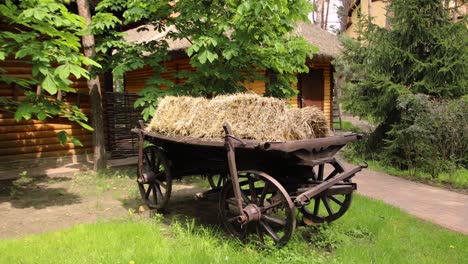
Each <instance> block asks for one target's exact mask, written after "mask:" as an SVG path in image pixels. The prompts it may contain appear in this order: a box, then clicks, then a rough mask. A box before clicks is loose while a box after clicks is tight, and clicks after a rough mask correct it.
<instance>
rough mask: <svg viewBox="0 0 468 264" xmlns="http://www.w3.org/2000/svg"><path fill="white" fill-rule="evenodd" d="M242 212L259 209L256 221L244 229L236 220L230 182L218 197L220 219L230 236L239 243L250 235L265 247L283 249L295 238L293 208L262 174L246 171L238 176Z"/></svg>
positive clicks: (237, 213)
mask: <svg viewBox="0 0 468 264" xmlns="http://www.w3.org/2000/svg"><path fill="white" fill-rule="evenodd" d="M239 185H240V187H241V192H242V204H243V207H244V211H246V210H245V208H246V206H248V205H249V206H250V208H256V209H258V212H260V214H259V215H257V216H258V219H254V220H252V221H250V222H248V223H247V224H245V225H242V224H240V223H239V222H238V221H237V218H238V217H239V215H240V212H239V209H238V207H237V205H236V199H235V197H234V189H233V184H232V181H231V180H228V181H227V182H226V184H225V185H224V187H223V190H222V192H221V196H220V215H221V220H222V221H223V224H224V226H225V227H226V229H227V230H228V231H229V233H231V234H232V235H234V236H236V237H239V238H240V239H241V240H245V239H247V238H250V235H253V237H255V234H256V235H257V236H258V239H259V240H260V242H261V243H262V244H266V245H276V246H279V247H280V246H283V245H285V244H286V243H287V242H288V241H289V240H290V239H291V237H292V235H293V234H294V230H295V228H296V216H295V213H294V205H293V203H292V201H291V198H290V197H289V195H288V193H287V192H286V190H285V189H284V188H283V186H281V184H280V183H278V182H277V181H276V180H275V179H273V178H272V177H271V176H268V175H267V174H265V173H262V172H255V171H247V172H241V173H239Z"/></svg>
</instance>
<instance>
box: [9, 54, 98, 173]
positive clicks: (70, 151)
mask: <svg viewBox="0 0 468 264" xmlns="http://www.w3.org/2000/svg"><path fill="white" fill-rule="evenodd" d="M0 68H1V69H2V70H3V72H2V73H1V74H2V75H4V76H8V77H17V78H22V79H30V78H32V74H31V71H32V65H31V63H30V62H28V61H27V60H16V59H13V58H7V59H5V60H3V61H1V62H0ZM71 87H73V88H75V89H76V91H77V93H75V94H74V93H68V94H65V93H62V94H61V96H62V101H64V102H67V103H69V104H71V105H78V106H79V108H80V109H81V111H82V112H83V113H85V114H88V113H89V112H90V104H89V97H88V88H87V85H86V80H85V79H79V80H74V81H73V84H72V85H71ZM0 97H1V98H3V99H13V100H22V98H24V89H23V88H22V87H20V86H18V85H15V84H7V83H3V82H0ZM62 130H64V131H66V132H67V133H69V134H70V135H72V136H73V137H75V138H77V139H79V140H80V141H81V142H82V144H83V147H78V146H75V145H73V144H72V143H71V142H70V141H69V142H67V143H66V144H60V142H59V140H58V138H57V133H58V132H60V131H62ZM91 135H92V134H91V132H90V131H88V130H86V129H83V128H82V127H81V126H80V125H78V124H76V123H75V122H71V121H69V120H68V119H67V118H65V117H56V118H53V119H46V120H44V121H39V120H21V121H18V122H17V121H16V120H15V119H14V113H12V112H9V111H6V110H4V109H3V110H0V177H1V176H2V174H5V173H11V171H12V170H13V171H14V170H15V169H21V170H25V171H28V168H37V167H38V166H41V165H47V166H60V165H63V164H66V163H70V162H77V161H78V160H79V159H81V158H85V157H86V155H89V154H91V153H92V149H91V147H92V136H91ZM12 176H15V175H12ZM16 176H17V175H16Z"/></svg>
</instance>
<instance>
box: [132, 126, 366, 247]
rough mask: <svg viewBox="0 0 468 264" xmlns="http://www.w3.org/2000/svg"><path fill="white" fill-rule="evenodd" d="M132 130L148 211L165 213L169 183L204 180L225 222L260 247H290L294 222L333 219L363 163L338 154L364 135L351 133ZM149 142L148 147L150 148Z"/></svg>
mask: <svg viewBox="0 0 468 264" xmlns="http://www.w3.org/2000/svg"><path fill="white" fill-rule="evenodd" d="M140 125H141V128H140V129H134V130H133V131H134V132H136V133H138V135H139V137H140V145H139V159H138V179H137V182H138V186H139V189H140V194H141V196H142V198H143V200H144V201H145V203H146V204H147V206H148V207H149V208H150V209H156V210H164V209H165V208H166V207H167V205H168V202H169V199H170V195H171V189H172V180H173V179H178V178H182V177H184V176H189V175H205V176H207V178H208V180H209V182H210V185H211V187H212V189H211V190H209V191H207V192H205V193H199V194H197V196H198V198H204V197H206V196H207V195H210V194H212V193H219V197H220V198H219V210H220V216H221V220H222V222H223V224H224V226H225V227H226V229H227V230H228V231H229V233H231V234H232V235H234V236H236V237H239V238H240V239H245V238H247V237H249V236H251V235H256V237H257V238H258V240H260V242H262V243H273V244H276V245H278V246H282V245H284V244H286V243H287V242H288V241H289V240H290V239H291V237H292V235H293V234H294V230H295V228H296V218H297V217H300V218H301V219H299V221H301V222H302V223H305V224H314V223H323V222H331V221H334V220H336V219H338V218H339V217H341V216H342V215H343V214H344V213H345V212H346V211H347V210H348V208H349V206H350V204H351V200H352V193H353V192H354V190H355V189H356V184H354V183H352V182H351V178H352V177H353V176H354V175H355V174H356V173H357V172H359V171H360V170H361V169H362V168H363V167H364V166H357V167H356V168H354V169H353V170H350V171H347V172H346V171H345V170H344V169H343V167H342V166H341V165H340V164H339V162H338V161H336V160H335V158H334V157H333V155H334V154H335V153H336V152H337V151H338V150H339V149H341V148H342V147H343V146H344V145H345V144H346V143H348V142H352V141H355V140H357V139H359V138H360V135H357V134H348V135H343V136H335V137H329V138H321V139H311V140H300V141H290V142H258V141H249V140H245V141H244V140H241V139H238V138H236V137H234V135H232V133H231V131H230V128H229V125H227V124H226V125H225V126H224V129H225V132H226V137H225V139H224V141H204V140H201V139H193V138H183V137H180V138H179V137H166V136H163V135H159V134H155V133H152V132H146V131H144V129H143V123H140ZM144 142H146V144H148V145H147V146H146V147H145V143H144Z"/></svg>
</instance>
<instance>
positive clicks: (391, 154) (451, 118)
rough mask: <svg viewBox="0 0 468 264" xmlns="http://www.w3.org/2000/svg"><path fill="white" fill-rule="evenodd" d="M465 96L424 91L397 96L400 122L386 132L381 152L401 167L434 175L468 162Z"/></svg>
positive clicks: (467, 98)
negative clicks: (451, 97)
mask: <svg viewBox="0 0 468 264" xmlns="http://www.w3.org/2000/svg"><path fill="white" fill-rule="evenodd" d="M467 102H468V97H467V96H465V97H463V98H460V99H454V100H435V99H432V98H431V97H429V96H427V95H423V94H416V95H413V94H407V95H404V96H401V97H400V98H399V99H398V109H399V110H400V112H401V122H400V123H399V124H396V125H394V126H393V127H392V129H391V130H390V132H389V133H388V136H389V139H388V140H387V144H388V145H387V147H386V149H385V151H384V153H385V154H387V157H388V159H389V161H390V162H391V163H392V164H393V165H397V166H398V167H400V168H401V169H409V170H412V169H415V168H419V169H420V170H422V171H424V172H427V173H429V174H431V176H432V177H433V178H436V177H437V175H439V174H440V173H441V172H444V171H445V172H447V171H453V170H454V169H455V168H456V167H466V166H467V164H468V155H467V145H468V133H467V132H468V125H467V116H468V107H467V106H468V105H467Z"/></svg>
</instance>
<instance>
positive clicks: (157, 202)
mask: <svg viewBox="0 0 468 264" xmlns="http://www.w3.org/2000/svg"><path fill="white" fill-rule="evenodd" d="M140 171H141V172H142V173H141V174H142V175H140ZM137 182H138V187H139V189H140V195H141V198H142V199H143V200H144V201H145V203H146V205H147V206H148V207H149V208H150V209H157V210H164V209H165V208H166V206H167V204H168V202H169V198H170V196H171V190H172V175H171V171H170V167H169V161H168V159H167V158H166V156H165V155H164V153H163V151H162V150H161V149H160V148H158V147H155V146H149V147H146V148H145V149H143V162H142V167H141V170H140V168H138V180H137Z"/></svg>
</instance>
